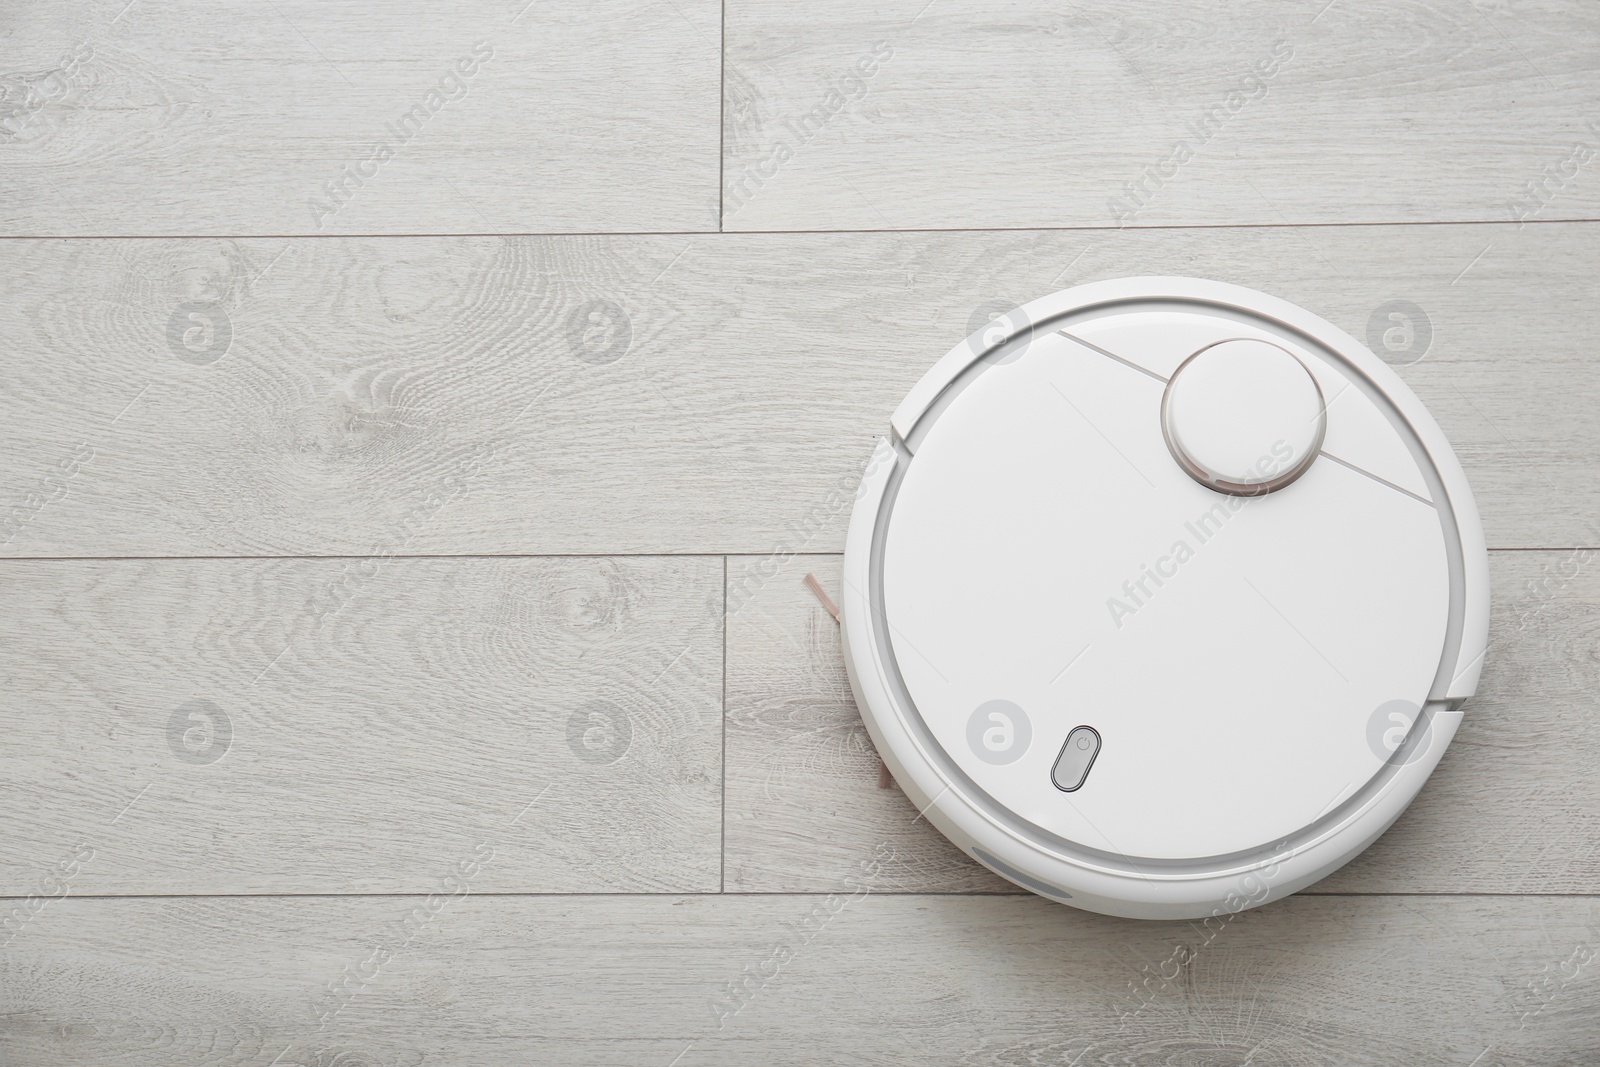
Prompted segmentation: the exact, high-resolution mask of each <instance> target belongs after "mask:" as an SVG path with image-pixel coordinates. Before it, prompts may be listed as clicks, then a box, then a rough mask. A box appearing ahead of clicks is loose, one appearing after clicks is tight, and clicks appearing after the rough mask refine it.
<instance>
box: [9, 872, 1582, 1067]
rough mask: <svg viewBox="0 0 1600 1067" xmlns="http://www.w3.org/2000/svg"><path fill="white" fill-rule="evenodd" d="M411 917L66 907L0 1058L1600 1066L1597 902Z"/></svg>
mask: <svg viewBox="0 0 1600 1067" xmlns="http://www.w3.org/2000/svg"><path fill="white" fill-rule="evenodd" d="M490 866H491V869H492V864H491V865H490ZM418 906H420V899H419V898H404V897H390V898H379V899H372V898H366V899H349V898H346V899H334V900H305V899H289V900H260V899H232V900H216V899H210V900H183V901H174V900H116V901H109V900H107V901H93V900H67V901H63V902H57V903H54V904H52V905H50V907H49V908H47V909H46V910H45V911H43V912H41V913H40V914H39V915H38V917H36V918H35V919H34V920H33V922H32V923H31V924H30V925H29V927H28V928H27V929H26V930H24V931H23V933H22V934H21V935H20V936H19V937H17V938H16V940H15V941H14V942H13V943H12V944H11V946H10V947H9V948H8V949H7V950H6V951H5V953H4V954H3V955H0V1018H4V1019H5V1025H4V1028H3V1029H0V1047H3V1048H4V1050H5V1054H6V1055H7V1056H9V1062H10V1063H11V1064H17V1065H21V1064H27V1065H29V1067H52V1065H56V1064H82V1063H95V1064H104V1065H106V1067H121V1065H133V1064H148V1063H153V1062H159V1063H162V1064H165V1065H170V1067H189V1065H202V1064H203V1065H207V1067H215V1065H223V1064H230V1065H241V1067H242V1065H247V1064H248V1065H257V1067H260V1065H265V1064H268V1063H273V1062H276V1063H277V1064H278V1065H279V1067H283V1065H286V1064H287V1065H301V1067H305V1065H310V1067H354V1065H358V1064H359V1065H361V1067H395V1065H400V1067H423V1065H428V1064H443V1063H473V1064H482V1065H485V1067H496V1065H506V1067H510V1065H513V1064H517V1065H521V1064H526V1063H550V1064H574V1065H576V1064H630V1065H632V1064H646V1065H658V1067H667V1065H668V1064H677V1065H678V1067H692V1065H699V1064H749V1063H762V1064H773V1065H788V1064H794V1065H801V1064H804V1065H811V1064H817V1063H837V1064H882V1063H933V1064H958V1063H959V1064H973V1065H979V1064H983V1065H1018V1064H1045V1063H1050V1064H1065V1063H1076V1064H1127V1063H1163V1064H1168V1063H1171V1064H1246V1063H1249V1064H1266V1065H1302V1064H1325V1063H1340V1064H1374V1065H1384V1067H1387V1065H1391V1064H1396V1063H1406V1064H1418V1065H1439V1067H1467V1065H1468V1064H1476V1067H1484V1065H1486V1064H1487V1065H1495V1067H1502V1065H1510V1064H1524V1063H1539V1064H1552V1065H1587V1064H1590V1063H1593V1062H1594V1059H1595V1057H1596V1056H1597V1055H1600V1011H1597V1010H1596V1009H1597V1008H1600V983H1597V979H1596V977H1595V970H1596V966H1597V964H1596V963H1594V962H1593V956H1594V954H1595V951H1596V941H1597V938H1600V903H1597V902H1596V901H1595V900H1593V899H1585V898H1423V899H1413V900H1407V899H1403V898H1394V897H1388V898H1363V899H1352V898H1331V897H1297V898H1292V899H1290V900H1287V901H1283V902H1281V903H1278V904H1274V905H1271V906H1269V907H1267V908H1265V909H1262V910H1260V911H1256V912H1249V913H1245V914H1243V915H1240V916H1238V917H1235V918H1233V919H1231V920H1227V919H1217V920H1211V923H1212V925H1211V926H1209V927H1207V926H1203V925H1201V924H1190V923H1181V922H1159V923H1157V922H1136V921H1129V920H1116V919H1108V918H1105V917H1102V916H1096V915H1087V914H1085V913H1083V912H1078V911H1074V910H1072V909H1070V908H1066V907H1062V906H1060V905H1057V904H1052V903H1049V902H1047V901H1044V900H1042V899H1039V898H1036V897H916V896H912V897H880V896H876V895H870V894H869V895H861V894H856V895H853V896H851V897H835V898H832V899H829V898H824V897H793V896H777V897H745V896H701V897H680V898H672V897H650V898H637V897H634V898H626V897H622V898H617V897H612V898H605V897H599V898H596V897H583V898H538V897H492V896H476V895H473V896H466V897H456V898H452V899H449V900H446V901H444V902H442V903H441V904H440V906H439V908H438V909H437V910H436V911H435V912H434V913H433V914H432V915H431V916H430V918H429V919H428V920H427V921H426V922H424V921H422V920H415V927H416V928H415V930H414V931H413V932H412V933H410V934H406V933H404V931H405V929H406V927H405V921H406V920H405V917H406V916H407V915H408V914H409V909H411V908H414V907H418ZM402 945H404V946H405V947H404V948H403V949H402V947H401V946H402ZM380 950H382V951H387V952H390V953H391V954H392V958H389V959H387V960H384V958H383V957H381V956H375V953H377V952H379V951H380ZM1586 959H1587V960H1589V961H1590V962H1588V963H1587V964H1586V965H1585V964H1584V962H1583V961H1584V960H1586ZM329 987H333V988H332V990H331V991H330V988H329ZM319 1016H321V1017H324V1018H326V1020H327V1021H326V1023H325V1025H324V1026H323V1028H322V1029H321V1030H320V1031H319V1030H318V1019H319ZM719 1023H720V1025H719ZM274 1057H278V1058H277V1059H276V1060H274ZM1475 1057H1476V1059H1474V1058H1475Z"/></svg>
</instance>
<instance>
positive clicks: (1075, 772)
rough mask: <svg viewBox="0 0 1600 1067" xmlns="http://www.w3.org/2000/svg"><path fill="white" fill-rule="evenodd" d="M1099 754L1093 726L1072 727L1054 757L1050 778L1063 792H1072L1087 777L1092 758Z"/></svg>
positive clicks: (1092, 764) (1097, 740) (1097, 735)
mask: <svg viewBox="0 0 1600 1067" xmlns="http://www.w3.org/2000/svg"><path fill="white" fill-rule="evenodd" d="M1099 754H1100V735H1099V734H1098V733H1096V732H1095V729H1094V727H1092V726H1075V727H1073V729H1072V732H1071V733H1069V734H1068V735H1067V743H1066V744H1064V745H1062V746H1061V755H1059V756H1057V757H1056V765H1055V767H1054V768H1052V769H1051V771H1050V780H1051V781H1052V782H1054V783H1055V784H1056V788H1057V789H1059V790H1061V791H1062V792H1063V793H1071V792H1074V791H1075V790H1077V789H1078V787H1079V786H1081V785H1083V780H1084V779H1085V778H1087V777H1089V768H1090V767H1092V766H1094V758H1095V757H1096V756H1098V755H1099Z"/></svg>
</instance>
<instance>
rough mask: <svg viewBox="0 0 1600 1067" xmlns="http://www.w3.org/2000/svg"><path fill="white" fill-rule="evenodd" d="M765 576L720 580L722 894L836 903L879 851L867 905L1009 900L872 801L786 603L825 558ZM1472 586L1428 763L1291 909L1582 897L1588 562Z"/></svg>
mask: <svg viewBox="0 0 1600 1067" xmlns="http://www.w3.org/2000/svg"><path fill="white" fill-rule="evenodd" d="M778 562H779V561H777V560H774V561H773V563H772V564H770V565H767V566H765V567H763V566H762V564H763V561H761V560H754V559H751V560H731V561H730V567H729V579H730V596H729V606H730V614H729V621H728V727H727V730H728V739H727V777H728V799H727V805H728V812H727V819H728V828H727V843H726V846H725V847H726V850H727V881H728V887H729V888H730V889H741V890H748V891H758V892H773V891H777V892H814V893H815V892H840V891H844V890H845V888H846V886H847V884H848V883H847V879H848V878H849V877H850V876H851V875H852V874H853V872H854V866H853V861H852V859H851V857H853V856H855V855H858V854H859V853H860V852H861V851H862V850H864V849H866V850H870V849H871V848H872V847H873V845H874V844H875V843H877V842H880V841H890V842H892V843H893V844H894V846H895V849H896V860H895V862H894V863H893V864H891V865H889V866H888V867H887V868H886V870H887V876H888V877H891V878H892V879H893V881H892V883H886V884H885V888H886V889H893V890H894V891H908V892H972V891H975V890H976V891H1017V892H1020V890H1012V889H1011V887H1010V886H1009V885H1008V884H1007V883H1004V882H1002V881H1000V880H999V879H996V878H993V877H992V876H990V875H989V874H988V872H987V871H985V870H984V869H983V868H981V867H979V866H978V864H977V863H975V862H974V861H972V860H970V859H968V858H967V857H966V856H965V855H964V854H963V853H961V852H960V851H959V850H958V849H956V848H955V846H953V845H951V844H950V843H949V842H948V841H946V840H945V839H944V838H943V837H941V836H940V835H938V834H937V833H935V832H934V831H932V830H931V829H930V828H929V827H928V825H927V823H926V821H925V820H919V819H918V818H917V812H916V811H915V810H914V809H913V808H912V806H911V804H910V802H909V801H908V800H907V799H906V798H905V796H904V794H902V793H901V792H900V791H899V789H897V788H896V789H889V790H881V789H879V788H878V787H877V761H876V752H875V750H874V748H873V746H872V741H871V739H870V738H869V737H868V736H867V733H866V728H865V727H864V726H863V725H862V724H861V720H860V715H859V713H858V712H857V710H856V706H855V702H854V699H853V698H852V696H851V694H850V687H849V682H848V680H847V679H846V677H845V673H844V665H843V659H842V650H841V648H840V643H839V631H838V627H836V626H835V625H834V623H833V620H832V619H830V618H828V617H827V616H826V615H825V614H824V613H823V611H822V609H821V607H820V605H819V604H818V603H817V601H816V600H815V598H814V597H812V595H811V593H810V591H809V590H807V589H806V588H805V587H804V586H803V585H802V584H801V579H802V577H803V575H804V574H805V573H806V572H807V571H814V572H815V573H816V574H817V576H818V577H819V578H820V579H821V580H822V582H823V586H824V588H826V589H829V590H831V591H833V592H834V593H835V594H837V591H838V589H839V561H838V557H809V558H808V557H796V558H794V559H791V560H788V561H786V562H783V563H782V565H781V566H778ZM1490 570H1491V575H1492V579H1493V598H1494V615H1493V621H1492V625H1491V630H1490V648H1489V654H1488V658H1487V659H1486V661H1485V665H1484V673H1483V680H1482V683H1481V684H1480V686H1479V690H1478V695H1477V696H1476V697H1475V698H1473V699H1472V700H1471V701H1469V702H1468V704H1467V705H1466V716H1465V719H1464V720H1463V723H1462V726H1461V728H1460V730H1459V731H1458V732H1457V734H1456V737H1455V741H1454V742H1453V743H1452V744H1451V746H1450V749H1449V750H1448V751H1447V752H1446V753H1445V757H1444V761H1443V762H1442V763H1441V764H1440V766H1439V768H1438V769H1437V770H1436V771H1435V772H1434V774H1433V776H1432V778H1430V779H1429V781H1428V784H1427V785H1426V786H1424V787H1423V790H1422V793H1421V794H1420V795H1419V796H1418V798H1417V799H1416V801H1415V802H1414V803H1413V804H1412V806H1411V808H1410V809H1409V810H1408V811H1407V812H1406V813H1405V814H1404V815H1402V816H1401V817H1400V820H1399V821H1398V822H1397V823H1396V824H1395V825H1394V827H1393V828H1392V829H1390V830H1389V832H1388V833H1387V834H1385V835H1384V836H1383V837H1382V838H1380V839H1379V840H1378V842H1377V843H1376V844H1374V845H1373V846H1372V847H1371V848H1370V849H1368V850H1367V851H1366V852H1364V853H1362V854H1361V855H1360V856H1358V857H1357V858H1356V859H1354V860H1353V861H1351V863H1350V864H1349V865H1348V866H1346V867H1345V868H1343V869H1342V870H1340V871H1338V872H1336V873H1334V874H1333V875H1332V876H1330V877H1329V878H1327V879H1325V880H1324V881H1322V882H1320V883H1318V884H1317V885H1316V886H1315V887H1313V888H1312V889H1311V890H1310V891H1311V892H1314V893H1335V892H1337V893H1455V892H1467V893H1597V892H1600V856H1597V855H1596V853H1595V848H1594V843H1595V841H1596V840H1597V839H1600V780H1597V779H1596V776H1595V775H1594V774H1593V768H1594V766H1595V765H1596V763H1597V761H1600V716H1597V715H1596V713H1595V704H1594V697H1593V694H1594V692H1595V691H1596V689H1597V688H1600V656H1597V655H1596V652H1595V647H1596V640H1597V638H1600V625H1597V623H1596V621H1595V620H1596V619H1597V618H1600V552H1593V551H1588V552H1496V553H1493V554H1492V555H1491V557H1490ZM768 572H770V577H764V576H763V575H764V574H766V573H768ZM742 600H743V601H746V603H745V605H744V607H743V608H742V609H741V610H738V611H733V610H731V609H732V608H733V607H734V606H735V605H737V604H739V603H740V602H741V601H742Z"/></svg>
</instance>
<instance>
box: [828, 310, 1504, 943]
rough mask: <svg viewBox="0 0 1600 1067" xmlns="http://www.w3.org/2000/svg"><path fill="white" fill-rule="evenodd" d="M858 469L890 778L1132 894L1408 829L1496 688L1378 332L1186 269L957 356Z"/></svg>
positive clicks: (1018, 861)
mask: <svg viewBox="0 0 1600 1067" xmlns="http://www.w3.org/2000/svg"><path fill="white" fill-rule="evenodd" d="M890 427H891V432H890V434H889V436H888V437H887V438H885V439H883V440H881V441H880V442H879V444H878V448H877V450H876V451H875V452H874V454H873V458H872V461H871V463H870V465H869V467H868V470H867V473H866V475H865V477H864V479H863V483H862V487H861V492H860V495H859V496H858V498H857V501H856V505H855V510H854V513H853V515H852V517H851V522H850V532H849V537H848V541H847V544H846V548H845V557H844V589H843V593H844V606H843V621H844V647H845V657H846V664H847V666H848V669H849V674H850V680H851V685H852V686H853V688H854V690H855V697H856V701H857V703H858V704H859V705H860V708H861V713H862V717H863V718H864V719H865V721H866V724H867V728H868V730H869V731H870V732H871V734H872V738H873V741H874V742H875V743H876V744H877V746H878V751H879V752H880V753H881V754H882V756H883V758H884V760H885V762H886V763H887V764H888V766H889V768H890V770H891V771H892V772H893V773H894V776H895V779H896V780H897V781H898V782H899V784H900V786H901V787H902V788H903V789H904V790H905V792H906V793H907V795H908V796H909V797H910V798H911V799H912V801H913V802H914V803H915V804H916V806H917V808H918V809H920V810H922V811H923V812H924V813H925V814H926V815H927V817H928V820H929V821H930V822H932V823H933V824H934V825H935V826H936V827H938V828H939V829H940V830H941V831H942V832H943V833H944V834H945V835H946V836H947V837H949V838H950V839H951V840H952V841H954V842H955V843H956V845H957V846H959V847H960V848H962V849H963V850H965V851H966V852H967V853H968V854H970V855H971V856H973V857H974V858H976V859H977V860H978V861H979V862H980V863H982V864H984V865H985V866H986V867H988V868H989V869H991V870H993V871H995V872H996V873H997V874H1000V875H1001V876H1003V877H1005V878H1008V879H1010V880H1011V881H1012V882H1014V883H1016V884H1017V885H1020V886H1023V887H1025V888H1027V889H1030V890H1032V891H1034V892H1036V893H1039V894H1042V895H1044V896H1046V897H1049V898H1051V899H1054V900H1060V901H1064V902H1066V903H1068V904H1071V905H1073V906H1074V907H1079V908H1086V909H1088V910H1090V911H1097V912H1103V913H1106V914H1110V915H1124V916H1133V917H1147V918H1199V917H1202V916H1207V915H1222V914H1231V913H1233V912H1236V911H1239V910H1241V909H1243V908H1247V907H1253V906H1256V905H1259V904H1263V903H1266V902H1267V901H1270V900H1275V899H1277V898H1279V897H1283V896H1286V895H1288V894H1290V893H1293V892H1295V891H1297V890H1299V889H1302V888H1304V887H1305V886H1307V885H1310V884H1311V883H1313V882H1315V881H1317V880H1318V879H1320V878H1322V877H1323V876H1325V875H1327V874H1329V873H1330V872H1332V871H1333V870H1335V869H1336V868H1338V867H1339V866H1341V865H1342V864H1344V863H1345V862H1347V861H1348V860H1350V859H1351V858H1352V857H1354V856H1355V855H1357V854H1358V853H1360V852H1361V851H1362V850H1363V849H1365V848H1366V847H1367V846H1368V845H1370V844H1371V843H1372V842H1373V841H1374V840H1376V839H1377V837H1378V836H1379V835H1380V834H1382V833H1383V832H1384V830H1386V829H1388V827H1389V826H1390V824H1391V823H1393V822H1394V820H1395V819H1396V818H1397V817H1398V816H1399V815H1400V813H1401V812H1402V811H1404V810H1405V808H1406V806H1407V805H1408V804H1409V803H1410V802H1411V799H1412V798H1413V797H1414V796H1416V794H1417V791H1418V790H1419V789H1420V788H1421V787H1422V783H1423V782H1424V781H1426V780H1427V777H1428V775H1429V774H1430V773H1431V772H1432V770H1433V768H1434V766H1435V765H1436V764H1437V763H1438V762H1439V758H1440V757H1441V756H1442V755H1443V753H1444V750H1445V747H1446V746H1447V745H1448V744H1449V742H1450V739H1451V737H1452V736H1453V735H1454V734H1455V731H1456V727H1457V726H1458V725H1459V723H1460V721H1461V712H1460V710H1459V708H1460V705H1461V703H1462V701H1464V700H1465V699H1466V698H1467V697H1469V696H1471V695H1472V693H1473V691H1474V689H1475V688H1476V686H1477V681H1478V674H1479V671H1480V669H1481V666H1482V660H1483V654H1484V649H1485V643H1486V638H1487V628H1488V616H1489V591H1488V559H1487V554H1486V552H1485V549H1484V543H1483V533H1482V530H1481V528H1480V526H1479V522H1478V514H1477V509H1476V506H1475V505H1474V504H1473V500H1472V493H1471V490H1470V489H1469V488H1468V486H1467V481H1466V476H1465V475H1464V474H1463V473H1462V470H1461V466H1460V464H1459V463H1458V462H1457V460H1456V457H1455V454H1454V453H1453V452H1452V451H1451V449H1450V445H1449V443H1448V442H1447V441H1446V440H1445V438H1444V435H1443V433H1441V432H1440V430H1439V427H1438V426H1437V425H1436V424H1435V423H1434V421H1433V419H1432V418H1431V417H1430V416H1429V415H1428V413H1427V411H1426V410H1425V409H1424V408H1423V406H1422V403H1421V402H1420V401H1419V400H1418V399H1417V398H1416V396H1415V395H1414V394H1413V393H1412V392H1411V390H1410V389H1408V388H1406V386H1405V385H1404V384H1403V383H1402V382H1401V380H1400V378H1399V377H1398V376H1397V375H1396V374H1395V373H1394V371H1393V370H1391V369H1390V368H1389V367H1388V366H1387V365H1386V364H1384V363H1383V362H1382V361H1381V360H1380V359H1378V357H1376V356H1375V355H1373V354H1372V352H1370V351H1369V350H1368V349H1366V348H1365V347H1363V346H1362V345H1361V344H1360V343H1359V342H1357V341H1356V340H1355V339H1354V338H1352V337H1351V336H1350V335H1349V334H1347V333H1345V332H1344V331H1342V330H1340V329H1338V328H1336V327H1334V326H1333V325H1331V324H1330V323H1328V322H1325V321H1324V320H1322V319H1321V318H1318V317H1317V316H1316V315H1313V314H1311V313H1310V312H1307V311H1305V310H1302V309H1301V308H1298V307H1295V306H1294V305H1292V304H1289V303H1286V302H1284V301H1282V300H1279V299H1276V298H1274V297H1271V296H1267V295H1265V294H1263V293H1258V292H1255V291H1253V290H1250V289H1244V288H1240V287H1239V286H1235V285H1225V284H1221V283H1218V282H1209V281H1198V280H1194V279H1188V278H1130V279H1122V280H1118V281H1110V282H1097V283H1094V284H1091V285H1083V286H1078V287H1077V288H1073V289H1069V290H1067V291H1065V292H1061V293H1057V294H1055V295H1054V296H1049V297H1045V298H1044V299H1041V300H1036V301H1034V302H1032V303H1030V304H1027V305H1025V306H1023V307H1021V308H1019V309H1017V310H1016V311H1014V312H1012V313H1011V314H1009V315H1006V316H1004V317H1002V318H1001V319H997V320H996V321H995V322H994V323H991V324H990V325H989V326H988V327H986V328H985V329H983V330H980V332H979V333H978V334H975V335H973V337H972V338H969V339H968V340H967V341H965V342H963V343H961V344H959V345H957V346H956V347H955V348H954V349H952V350H951V351H950V352H949V353H948V354H947V355H946V356H945V357H944V358H943V359H942V360H940V361H939V362H938V363H937V364H936V365H934V367H933V369H932V370H930V371H929V372H928V373H927V374H926V375H925V376H924V377H923V378H922V380H921V381H920V382H918V383H917V385H916V387H915V388H914V389H912V390H911V393H910V395H909V396H907V397H906V399H905V401H904V403H902V404H901V405H900V407H899V409H898V410H896V411H895V413H894V415H893V417H892V419H891V420H890Z"/></svg>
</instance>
